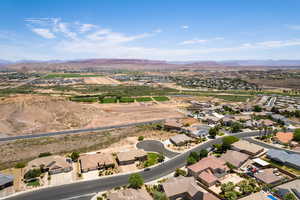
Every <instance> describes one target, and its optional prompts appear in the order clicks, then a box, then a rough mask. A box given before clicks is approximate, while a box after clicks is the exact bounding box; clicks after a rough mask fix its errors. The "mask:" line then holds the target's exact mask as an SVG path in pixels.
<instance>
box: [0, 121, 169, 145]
mask: <svg viewBox="0 0 300 200" xmlns="http://www.w3.org/2000/svg"><path fill="white" fill-rule="evenodd" d="M163 121H164V120H152V121H146V122H139V123H131V124H123V125H116V126H102V127H97V128H87V129H77V130H67V131H57V132H50V133H37V134H26V135H20V136H12V137H4V138H0V142H7V141H13V140H19V139H30V138H40V137H49V136H57V135H67V134H69V135H70V134H78V133H88V132H94V131H105V130H111V129H117V128H126V127H131V126H140V125H145V124H151V123H159V122H163Z"/></svg>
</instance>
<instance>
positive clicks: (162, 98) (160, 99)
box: [153, 96, 169, 101]
mask: <svg viewBox="0 0 300 200" xmlns="http://www.w3.org/2000/svg"><path fill="white" fill-rule="evenodd" d="M153 99H154V100H155V101H169V98H168V97H165V96H157V97H153Z"/></svg>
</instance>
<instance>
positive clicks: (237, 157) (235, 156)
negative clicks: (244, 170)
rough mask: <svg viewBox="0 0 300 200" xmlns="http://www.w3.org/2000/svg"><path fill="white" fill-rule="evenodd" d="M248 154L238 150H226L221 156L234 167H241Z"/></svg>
mask: <svg viewBox="0 0 300 200" xmlns="http://www.w3.org/2000/svg"><path fill="white" fill-rule="evenodd" d="M249 157H250V156H249V155H248V154H245V153H241V152H238V151H233V150H228V151H227V152H226V153H225V154H223V155H222V156H221V158H222V159H223V160H225V161H226V162H228V163H230V164H231V165H233V166H234V167H236V168H239V167H241V166H242V165H243V164H244V163H245V162H246V161H247V160H248V159H249Z"/></svg>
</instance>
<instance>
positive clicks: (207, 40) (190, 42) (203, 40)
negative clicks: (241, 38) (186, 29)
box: [179, 37, 224, 45]
mask: <svg viewBox="0 0 300 200" xmlns="http://www.w3.org/2000/svg"><path fill="white" fill-rule="evenodd" d="M214 40H224V38H223V37H216V38H213V39H198V38H195V39H192V40H185V41H182V42H180V43H179V45H191V44H203V43H206V42H210V41H214Z"/></svg>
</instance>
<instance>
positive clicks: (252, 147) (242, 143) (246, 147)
mask: <svg viewBox="0 0 300 200" xmlns="http://www.w3.org/2000/svg"><path fill="white" fill-rule="evenodd" d="M231 149H232V150H235V151H240V152H242V153H246V154H249V155H250V156H256V155H258V154H260V153H262V152H263V151H264V148H263V147H261V146H258V145H256V144H253V143H250V142H248V141H246V140H239V141H237V142H235V143H233V144H232V145H231Z"/></svg>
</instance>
